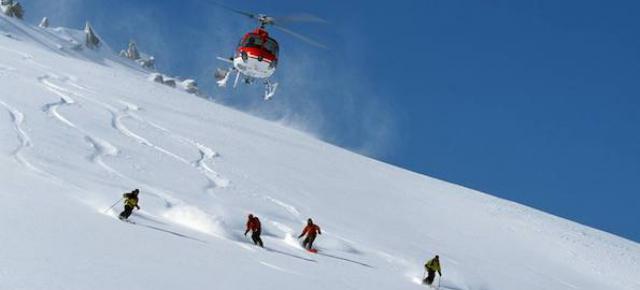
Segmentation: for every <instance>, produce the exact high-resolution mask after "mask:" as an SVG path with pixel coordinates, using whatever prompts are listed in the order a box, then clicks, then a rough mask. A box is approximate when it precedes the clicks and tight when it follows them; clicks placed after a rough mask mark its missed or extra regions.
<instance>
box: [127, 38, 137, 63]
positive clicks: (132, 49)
mask: <svg viewBox="0 0 640 290" xmlns="http://www.w3.org/2000/svg"><path fill="white" fill-rule="evenodd" d="M127 58H128V59H131V60H138V59H140V52H139V51H138V47H137V46H136V43H135V42H133V40H131V41H129V47H128V48H127Z"/></svg>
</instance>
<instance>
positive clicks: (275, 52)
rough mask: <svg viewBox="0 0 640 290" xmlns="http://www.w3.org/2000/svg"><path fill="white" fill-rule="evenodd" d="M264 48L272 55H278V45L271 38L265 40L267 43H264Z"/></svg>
mask: <svg viewBox="0 0 640 290" xmlns="http://www.w3.org/2000/svg"><path fill="white" fill-rule="evenodd" d="M264 48H265V49H266V50H268V51H269V52H271V53H272V54H273V55H278V43H277V42H276V41H275V40H273V39H271V38H269V39H267V42H265V43H264Z"/></svg>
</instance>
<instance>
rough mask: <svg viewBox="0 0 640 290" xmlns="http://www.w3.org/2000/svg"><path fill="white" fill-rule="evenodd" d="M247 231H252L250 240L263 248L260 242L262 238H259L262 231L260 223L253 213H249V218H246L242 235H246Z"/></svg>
mask: <svg viewBox="0 0 640 290" xmlns="http://www.w3.org/2000/svg"><path fill="white" fill-rule="evenodd" d="M249 231H251V232H252V233H251V240H253V243H254V244H256V245H258V246H260V247H263V248H264V244H263V243H262V239H261V238H260V234H261V233H262V226H261V225H260V220H259V219H258V217H257V216H253V214H249V219H248V220H247V230H246V231H244V235H245V236H246V235H247V233H248V232H249Z"/></svg>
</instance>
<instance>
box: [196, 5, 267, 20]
mask: <svg viewBox="0 0 640 290" xmlns="http://www.w3.org/2000/svg"><path fill="white" fill-rule="evenodd" d="M208 2H209V3H211V4H214V5H217V6H220V7H222V8H224V9H227V10H229V11H231V12H235V13H237V14H240V15H244V16H247V17H249V18H251V19H259V18H260V17H259V15H258V14H257V13H251V12H246V11H242V10H238V9H235V8H233V7H230V6H227V5H224V4H222V3H220V2H216V1H208Z"/></svg>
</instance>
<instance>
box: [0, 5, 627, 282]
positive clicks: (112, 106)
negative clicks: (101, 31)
mask: <svg viewBox="0 0 640 290" xmlns="http://www.w3.org/2000/svg"><path fill="white" fill-rule="evenodd" d="M0 30H1V31H2V34H1V35H0V90H1V91H0V92H1V93H0V134H1V136H2V139H0V173H1V174H2V180H1V182H0V212H2V216H3V218H2V219H0V228H2V229H3V234H2V235H0V242H1V244H2V250H1V251H0V261H1V262H0V288H1V289H423V288H424V287H425V286H423V285H419V283H418V281H419V279H420V276H421V275H422V274H423V269H422V265H423V264H424V262H425V260H426V259H427V258H430V257H432V256H433V255H435V254H439V255H440V257H441V260H442V265H443V275H444V276H443V279H442V282H441V285H442V288H443V289H459V290H465V289H486V290H490V289H521V290H527V289H536V290H538V289H553V290H560V289H640V278H639V277H640V275H639V273H640V245H638V244H637V243H634V242H631V241H628V240H625V239H622V238H619V237H616V236H613V235H610V234H607V233H604V232H601V231H598V230H594V229H591V228H588V227H585V226H582V225H579V224H576V223H573V222H570V221H567V220H564V219H561V218H557V217H553V216H551V215H548V214H545V213H542V212H539V211H537V210H534V209H531V208H527V207H524V206H520V205H518V204H514V203H512V202H508V201H504V200H500V199H497V198H494V197H491V196H488V195H485V194H482V193H479V192H476V191H473V190H470V189H466V188H463V187H460V186H456V185H453V184H449V183H446V182H442V181H439V180H435V179H432V178H429V177H426V176H423V175H420V174H415V173H412V172H408V171H406V170H403V169H400V168H396V167H393V166H390V165H387V164H384V163H381V162H378V161H375V160H372V159H369V158H366V157H363V156H360V155H357V154H354V153H351V152H348V151H346V150H343V149H340V148H337V147H335V146H332V145H329V144H326V143H323V142H321V141H318V140H316V139H314V138H313V137H311V136H308V135H306V134H304V133H301V132H298V131H295V130H292V129H289V128H286V127H283V126H281V125H279V124H275V123H270V122H266V121H263V120H260V119H258V118H255V117H252V116H249V115H246V114H243V113H240V112H237V111H234V110H231V109H228V108H225V107H223V106H220V105H216V104H214V103H212V102H208V101H206V100H204V99H201V98H197V97H194V96H192V95H189V94H186V93H183V92H180V91H178V90H175V89H172V88H169V87H166V86H163V85H160V84H156V83H153V82H151V81H149V80H148V79H147V78H148V75H147V74H146V73H144V72H143V71H140V70H138V69H136V68H135V65H130V64H127V63H126V61H124V60H120V59H119V58H117V57H115V56H112V55H113V54H112V52H111V51H110V50H109V49H108V47H106V46H103V47H102V48H101V50H100V51H98V52H95V51H91V50H87V49H81V48H79V47H78V43H80V44H81V43H82V42H81V41H82V35H81V34H80V32H79V31H74V30H68V29H52V28H49V29H40V28H35V27H31V26H29V25H25V24H23V23H21V22H18V21H15V20H13V19H7V18H5V17H4V16H0ZM133 188H140V189H141V192H142V193H141V203H140V205H141V207H142V210H140V211H137V212H135V213H134V215H133V216H132V218H131V219H132V220H133V221H136V222H137V224H136V225H132V224H128V223H123V222H120V221H119V220H118V219H117V218H115V215H116V214H117V212H118V211H119V210H121V208H122V205H121V204H119V205H118V206H117V207H116V210H109V211H106V212H105V209H107V208H108V207H109V206H110V205H111V204H112V203H114V202H115V201H116V200H117V199H118V198H120V195H121V194H122V193H123V192H125V191H129V190H131V189H133ZM576 206H579V204H576ZM248 213H254V214H256V215H258V216H259V217H260V218H261V220H262V223H263V227H264V233H263V238H264V241H265V245H266V249H264V250H263V249H260V248H257V247H255V246H253V245H252V244H251V242H250V240H249V239H248V238H246V237H244V236H243V235H242V234H243V232H244V222H245V218H246V215H247V214H248ZM308 217H312V218H314V220H315V221H316V222H317V223H318V224H319V225H320V226H321V227H322V229H323V235H321V236H320V237H319V239H318V240H317V242H316V245H317V247H318V248H319V250H320V252H319V253H318V254H310V253H307V252H305V251H303V250H302V249H301V248H300V247H299V246H298V244H297V241H296V238H295V237H296V236H297V235H298V234H299V232H300V230H301V229H302V227H303V224H304V221H305V220H306V219H307V218H308Z"/></svg>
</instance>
